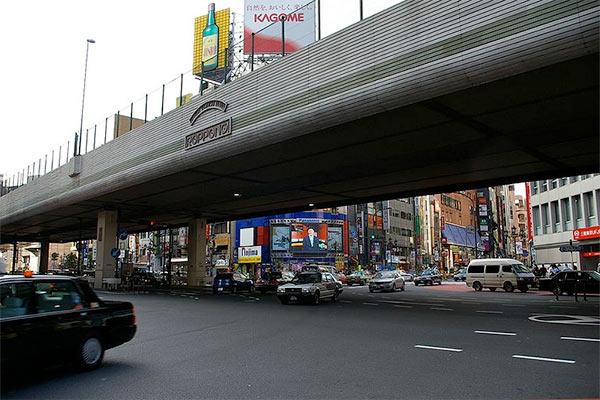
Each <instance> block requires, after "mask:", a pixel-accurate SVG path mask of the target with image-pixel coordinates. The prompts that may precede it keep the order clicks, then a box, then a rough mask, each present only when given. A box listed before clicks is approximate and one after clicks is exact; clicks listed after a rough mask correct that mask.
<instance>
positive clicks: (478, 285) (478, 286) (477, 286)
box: [473, 281, 483, 292]
mask: <svg viewBox="0 0 600 400" xmlns="http://www.w3.org/2000/svg"><path fill="white" fill-rule="evenodd" d="M473 289H475V291H476V292H481V290H482V289H483V286H482V285H481V282H479V281H475V282H473Z"/></svg>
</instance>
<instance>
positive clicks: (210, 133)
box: [184, 118, 231, 150]
mask: <svg viewBox="0 0 600 400" xmlns="http://www.w3.org/2000/svg"><path fill="white" fill-rule="evenodd" d="M229 135H231V118H229V119H226V120H225V121H221V122H219V123H218V124H215V125H213V126H209V127H208V128H204V129H201V130H199V131H198V132H194V133H190V134H189V135H187V136H186V137H185V147H184V148H185V150H189V149H192V148H194V147H196V146H200V145H202V144H206V143H209V142H212V141H214V140H217V139H221V138H223V137H225V136H229Z"/></svg>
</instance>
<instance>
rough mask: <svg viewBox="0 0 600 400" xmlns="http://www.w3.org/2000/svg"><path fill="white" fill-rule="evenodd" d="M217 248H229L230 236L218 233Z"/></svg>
mask: <svg viewBox="0 0 600 400" xmlns="http://www.w3.org/2000/svg"><path fill="white" fill-rule="evenodd" d="M215 246H229V234H228V233H217V234H216V235H215Z"/></svg>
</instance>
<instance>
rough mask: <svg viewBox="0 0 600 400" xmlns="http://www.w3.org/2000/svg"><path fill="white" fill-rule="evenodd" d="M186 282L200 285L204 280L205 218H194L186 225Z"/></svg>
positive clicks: (195, 285) (202, 284)
mask: <svg viewBox="0 0 600 400" xmlns="http://www.w3.org/2000/svg"><path fill="white" fill-rule="evenodd" d="M188 228H189V229H188V272H187V284H188V286H190V287H201V286H204V283H205V282H206V280H207V279H206V265H205V264H206V219H204V218H194V219H193V220H191V221H190V223H189V226H188Z"/></svg>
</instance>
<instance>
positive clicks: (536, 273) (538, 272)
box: [533, 265, 540, 276]
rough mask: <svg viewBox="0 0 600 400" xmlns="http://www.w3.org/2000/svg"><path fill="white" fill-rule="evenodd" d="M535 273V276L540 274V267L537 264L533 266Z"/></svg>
mask: <svg viewBox="0 0 600 400" xmlns="http://www.w3.org/2000/svg"><path fill="white" fill-rule="evenodd" d="M533 274H534V275H535V276H540V269H539V268H538V266H537V265H536V266H535V267H533Z"/></svg>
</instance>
